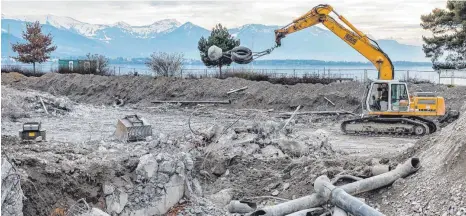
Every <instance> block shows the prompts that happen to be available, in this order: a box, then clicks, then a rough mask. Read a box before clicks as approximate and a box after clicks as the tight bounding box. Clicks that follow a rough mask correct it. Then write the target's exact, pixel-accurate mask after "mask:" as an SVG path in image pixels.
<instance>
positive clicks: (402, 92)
mask: <svg viewBox="0 0 466 216" xmlns="http://www.w3.org/2000/svg"><path fill="white" fill-rule="evenodd" d="M391 87H392V95H391V105H392V110H393V111H399V110H400V102H402V101H406V100H408V91H406V85H405V84H392V85H391ZM401 106H405V105H404V104H402V105H401Z"/></svg>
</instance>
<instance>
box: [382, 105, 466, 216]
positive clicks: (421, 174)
mask: <svg viewBox="0 0 466 216" xmlns="http://www.w3.org/2000/svg"><path fill="white" fill-rule="evenodd" d="M460 113H461V116H460V118H459V119H458V120H457V121H455V122H453V123H452V124H450V125H448V126H447V127H445V128H443V130H442V131H440V132H439V133H435V134H433V135H431V136H429V137H426V138H423V139H421V140H419V141H418V142H417V143H416V145H415V146H414V147H412V148H411V149H409V150H408V152H407V153H406V154H404V155H402V156H401V159H402V160H403V159H405V158H407V157H408V156H415V157H419V158H420V159H421V164H422V168H421V169H420V170H419V171H418V172H417V173H415V174H414V175H413V176H411V177H408V178H406V179H405V180H399V181H398V182H395V183H394V184H393V186H391V187H389V188H388V189H385V190H384V191H385V192H384V193H382V194H383V195H382V197H379V196H376V198H378V199H379V200H380V202H381V204H382V206H381V209H382V212H384V213H387V215H442V216H446V215H466V141H465V140H466V115H464V113H466V103H465V104H464V105H463V107H462V108H461V110H460Z"/></svg>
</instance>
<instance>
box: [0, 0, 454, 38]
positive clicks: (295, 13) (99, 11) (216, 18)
mask: <svg viewBox="0 0 466 216" xmlns="http://www.w3.org/2000/svg"><path fill="white" fill-rule="evenodd" d="M321 3H327V4H330V5H332V6H333V7H334V9H335V11H337V12H338V13H339V14H341V15H343V16H345V17H346V18H347V19H348V20H349V21H350V22H352V23H353V24H354V25H355V26H356V27H357V28H359V29H360V30H362V31H363V32H364V33H366V34H370V35H372V36H374V37H375V38H376V39H387V38H391V39H396V40H398V41H400V42H402V43H407V44H413V45H420V44H422V40H421V36H422V35H426V34H427V32H425V31H423V30H422V28H421V27H420V25H419V23H420V16H421V14H426V13H429V12H430V11H432V9H434V8H436V7H440V8H444V7H445V5H446V0H365V1H362V0H351V1H349V0H346V1H342V0H327V1H322V0H308V1H296V0H295V1H293V0H291V1H289V0H282V1H277V0H268V1H264V0H250V1H246V0H236V1H226V0H217V1H173V0H172V1H151V2H150V1H90V0H88V1H69V0H65V1H63V0H62V1H24V0H7V1H5V0H2V3H1V4H2V5H1V6H2V9H1V12H2V14H5V15H7V16H8V15H15V16H16V15H39V14H44V15H45V14H52V15H57V16H69V17H72V18H74V19H77V20H79V21H83V22H87V23H93V24H111V23H115V22H118V21H124V22H126V23H129V24H131V25H148V24H151V23H153V22H155V21H157V20H161V19H176V20H178V21H180V22H182V23H184V22H187V21H190V22H192V23H194V24H196V25H199V26H202V27H204V28H207V29H211V28H212V27H213V26H214V25H215V24H216V23H222V24H223V25H225V26H226V27H228V28H233V27H238V26H241V25H244V24H251V23H259V24H266V25H286V24H288V23H289V22H291V21H292V20H293V19H294V18H297V17H299V16H300V15H302V14H304V13H306V12H307V11H309V10H310V9H312V8H313V7H314V6H316V5H318V4H321Z"/></svg>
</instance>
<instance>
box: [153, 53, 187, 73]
mask: <svg viewBox="0 0 466 216" xmlns="http://www.w3.org/2000/svg"><path fill="white" fill-rule="evenodd" d="M183 60H184V55H183V54H182V53H166V52H158V53H152V54H151V55H150V59H149V60H148V61H147V62H146V65H147V67H149V68H150V69H151V70H152V71H153V72H154V74H155V75H156V76H166V77H173V76H176V75H177V74H178V73H179V72H180V71H181V69H183Z"/></svg>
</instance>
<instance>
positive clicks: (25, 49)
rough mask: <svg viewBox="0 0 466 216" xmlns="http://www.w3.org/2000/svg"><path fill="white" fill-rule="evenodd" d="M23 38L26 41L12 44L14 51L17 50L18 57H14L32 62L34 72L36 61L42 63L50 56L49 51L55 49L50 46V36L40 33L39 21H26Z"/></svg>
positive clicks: (21, 60) (25, 61)
mask: <svg viewBox="0 0 466 216" xmlns="http://www.w3.org/2000/svg"><path fill="white" fill-rule="evenodd" d="M23 38H24V39H25V40H26V41H27V43H24V44H20V43H16V44H13V45H12V49H13V51H14V52H18V57H13V58H14V59H16V60H18V61H20V62H23V63H27V64H30V63H32V64H33V67H34V73H35V72H36V62H38V63H42V62H45V61H47V59H49V58H50V53H51V52H53V51H55V50H56V49H57V47H56V46H52V36H51V35H50V33H49V34H47V35H44V34H42V27H41V26H40V24H39V22H38V21H37V22H34V23H27V24H26V31H23Z"/></svg>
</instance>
